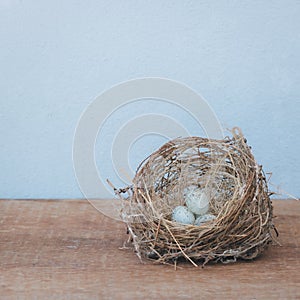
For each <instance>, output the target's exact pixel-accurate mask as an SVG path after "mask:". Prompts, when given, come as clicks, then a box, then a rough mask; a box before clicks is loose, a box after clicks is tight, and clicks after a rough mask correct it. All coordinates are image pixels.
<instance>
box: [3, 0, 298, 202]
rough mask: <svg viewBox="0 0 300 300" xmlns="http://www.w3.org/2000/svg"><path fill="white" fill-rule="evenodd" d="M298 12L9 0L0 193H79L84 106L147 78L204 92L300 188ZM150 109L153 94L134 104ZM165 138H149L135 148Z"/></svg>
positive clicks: (281, 180)
mask: <svg viewBox="0 0 300 300" xmlns="http://www.w3.org/2000/svg"><path fill="white" fill-rule="evenodd" d="M299 16H300V1H222V0H215V1H197V0H194V1H70V0H65V1H56V0H54V1H30V0H24V1H17V0H2V1H1V2H0V41H1V47H0V137H1V140H0V157H1V161H0V198H71V197H76V198H79V197H82V194H81V192H80V189H79V188H78V185H77V182H76V178H75V175H74V171H73V165H72V142H73V136H74V130H75V127H76V124H77V121H78V119H79V117H80V115H81V113H82V111H83V110H84V109H85V108H86V106H87V105H88V104H90V103H91V102H92V101H93V99H94V98H95V97H96V96H97V95H99V94H100V93H101V92H102V91H104V90H106V89H109V88H110V87H111V86H112V85H115V84H117V83H119V82H121V81H125V80H128V79H131V78H137V77H144V76H147V77H148V76H154V77H167V78H170V79H174V80H177V81H180V82H183V83H185V84H187V85H188V86H190V87H191V88H193V89H194V90H196V91H197V92H199V93H200V94H202V96H204V98H205V99H206V100H207V101H208V102H209V104H210V105H211V107H212V108H213V109H214V111H215V112H216V114H217V116H218V118H219V119H220V121H221V123H222V124H223V126H224V127H225V128H230V127H233V126H236V125H237V126H240V127H241V128H242V129H243V131H244V133H245V135H246V136H247V138H248V141H249V143H250V144H251V145H252V146H253V150H254V154H255V156H256V158H257V160H258V161H259V162H260V163H262V164H263V166H264V169H265V170H266V171H270V172H273V177H272V180H271V181H272V182H273V183H274V184H275V185H278V186H280V187H281V188H282V189H284V190H286V191H288V192H289V193H291V194H293V195H295V196H298V197H299V196H300V187H299V179H298V176H299V153H298V152H299V146H300V144H299V135H300V130H299V118H298V116H299V114H300V76H299V69H300V42H299V41H300V31H299V28H300V18H299ZM151 109H155V110H156V112H160V111H161V110H162V111H163V112H166V111H164V109H165V108H164V107H161V109H160V108H159V106H156V105H154V106H153V105H152V106H151V103H150V102H149V107H146V108H145V106H143V107H142V108H138V107H136V108H134V109H133V111H136V113H137V114H139V113H142V112H143V110H146V112H150V111H151ZM176 109H177V108H170V109H168V113H169V114H170V115H171V116H174V117H176V116H177V117H178V115H179V117H180V113H178V112H177V111H176ZM130 111H131V113H132V109H131V110H130ZM120 116H122V118H123V119H124V120H126V117H132V115H130V114H129V113H128V116H126V111H125V112H123V113H122V114H119V117H120ZM115 118H116V119H118V117H116V116H115ZM119 119H120V118H119ZM119 119H118V120H119ZM182 122H186V124H185V126H186V127H187V128H188V129H189V130H190V131H191V132H192V133H195V134H197V127H196V125H195V124H194V123H193V122H192V121H190V120H189V119H188V118H187V117H186V118H185V117H183V120H182ZM114 130H115V128H114V126H109V127H107V128H106V129H105V130H104V132H106V134H105V135H104V136H103V137H102V139H101V140H100V144H101V141H103V143H104V142H105V145H106V144H107V143H106V142H107V141H109V140H110V138H111V136H113V134H114V132H113V131H114ZM161 142H163V141H162V140H161V139H159V138H155V139H154V140H151V139H149V137H147V138H146V139H145V141H144V142H143V143H140V144H141V145H140V146H141V147H140V148H138V144H136V146H135V147H133V149H132V151H133V153H132V156H135V154H134V151H137V153H138V155H137V156H136V157H139V158H140V157H143V155H144V154H145V155H146V154H147V153H146V152H147V151H148V152H149V151H150V150H152V147H154V146H155V147H156V146H159V145H160V143H161ZM97 144H99V143H97ZM100 146H101V145H100ZM102 149H105V147H102ZM144 152H145V153H144ZM106 161H108V160H106ZM100 167H101V169H102V172H103V173H104V174H105V176H106V177H109V178H110V177H114V175H113V174H112V171H111V168H110V165H109V164H108V163H107V164H106V163H103V164H102V165H101V166H100ZM105 196H107V194H103V197H105Z"/></svg>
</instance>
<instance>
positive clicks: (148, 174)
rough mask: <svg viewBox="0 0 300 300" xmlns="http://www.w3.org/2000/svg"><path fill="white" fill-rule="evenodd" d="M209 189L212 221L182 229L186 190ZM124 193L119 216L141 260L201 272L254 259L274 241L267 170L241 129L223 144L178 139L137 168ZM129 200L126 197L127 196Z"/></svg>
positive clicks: (236, 130)
mask: <svg viewBox="0 0 300 300" xmlns="http://www.w3.org/2000/svg"><path fill="white" fill-rule="evenodd" d="M191 187H193V188H198V189H201V190H205V191H206V194H207V195H208V198H209V207H208V213H209V214H210V215H213V216H214V219H211V220H209V221H207V222H204V223H201V224H200V225H196V224H183V223H180V222H177V221H174V220H173V219H172V212H173V211H174V208H175V207H177V206H185V205H186V203H185V202H186V201H185V198H184V193H185V191H186V189H189V188H191ZM116 192H117V193H118V194H119V195H122V197H121V198H122V211H121V216H122V219H123V221H124V222H125V223H126V224H127V228H128V233H129V234H130V239H129V241H128V242H129V243H131V245H133V247H134V249H135V252H136V253H137V255H138V256H139V258H140V259H142V258H150V259H153V260H155V261H156V262H158V263H170V262H173V263H176V262H177V260H178V259H180V258H183V259H186V260H188V261H190V262H191V263H192V264H193V265H195V266H198V264H199V262H201V263H202V264H203V265H204V264H206V263H207V262H209V261H221V262H223V263H227V262H234V261H236V260H237V259H238V258H242V259H253V258H255V257H257V256H258V255H259V254H260V253H261V252H262V251H263V250H264V249H265V248H266V247H267V245H268V244H269V243H271V242H272V241H273V240H274V232H275V233H276V234H277V231H276V228H275V227H274V225H273V223H272V204H271V201H270V198H269V196H270V194H271V193H269V191H268V187H267V181H266V177H265V175H264V172H263V170H262V166H260V165H258V164H257V162H256V161H255V159H254V156H253V154H252V152H251V148H250V147H249V146H248V145H247V141H246V139H245V138H244V136H243V134H242V133H241V131H240V130H239V129H238V128H235V129H234V130H233V131H232V137H226V138H225V139H222V140H216V139H208V138H201V137H187V138H177V139H175V140H172V141H170V142H168V143H166V144H165V145H163V146H162V147H161V148H160V149H158V150H157V151H156V152H154V153H152V154H151V155H150V156H149V157H148V158H147V159H146V160H145V161H144V162H142V164H141V165H140V166H139V168H138V170H137V173H136V175H135V177H134V179H133V184H132V186H130V187H128V188H126V189H120V190H118V191H116ZM125 192H126V195H124V194H122V193H125Z"/></svg>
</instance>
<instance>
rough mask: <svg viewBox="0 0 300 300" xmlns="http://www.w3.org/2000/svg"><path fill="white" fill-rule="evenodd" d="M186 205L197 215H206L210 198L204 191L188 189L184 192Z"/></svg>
mask: <svg viewBox="0 0 300 300" xmlns="http://www.w3.org/2000/svg"><path fill="white" fill-rule="evenodd" d="M184 198H185V203H186V205H187V207H188V209H189V210H190V211H191V212H192V213H194V214H196V215H204V214H206V213H207V212H208V209H209V198H208V196H207V194H206V193H205V191H204V190H203V189H199V188H191V187H189V188H186V189H185V190H184Z"/></svg>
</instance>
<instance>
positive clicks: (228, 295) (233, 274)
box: [0, 200, 300, 299]
mask: <svg viewBox="0 0 300 300" xmlns="http://www.w3.org/2000/svg"><path fill="white" fill-rule="evenodd" d="M273 204H274V209H275V214H276V215H277V217H276V219H275V224H276V226H277V228H278V231H279V232H280V236H279V241H280V243H281V244H282V246H271V247H270V248H269V249H268V250H267V251H265V252H264V254H263V255H262V256H260V257H259V258H258V259H256V260H254V261H251V262H245V261H240V262H238V263H235V264H228V265H222V264H209V265H207V266H206V267H205V268H204V269H202V268H195V267H193V266H192V265H190V264H188V263H182V264H180V265H179V268H178V269H177V270H174V268H173V267H171V266H167V265H153V264H151V263H145V264H142V263H141V262H140V261H139V260H138V258H137V256H136V255H135V254H134V253H133V252H132V251H130V250H121V249H119V248H120V247H122V245H123V242H124V241H125V240H126V239H127V235H126V232H125V227H124V224H122V223H121V222H117V221H115V220H113V219H110V218H108V217H105V216H104V215H102V214H100V213H99V212H98V211H97V210H96V209H94V208H93V207H92V206H91V205H90V204H89V202H88V201H85V200H59V201H58V200H0V286H1V292H0V298H1V299H141V298H144V299H156V298H157V299H202V298H203V299H218V298H220V299H300V280H299V278H300V263H299V253H300V251H299V243H300V238H299V233H300V218H299V216H300V202H297V201H292V200H282V201H278V200H277V201H273Z"/></svg>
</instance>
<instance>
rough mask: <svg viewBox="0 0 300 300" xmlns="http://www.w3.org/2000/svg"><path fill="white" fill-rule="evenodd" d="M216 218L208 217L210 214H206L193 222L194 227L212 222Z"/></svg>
mask: <svg viewBox="0 0 300 300" xmlns="http://www.w3.org/2000/svg"><path fill="white" fill-rule="evenodd" d="M215 218H216V216H214V215H210V214H206V215H203V216H199V217H198V218H197V219H196V221H195V225H198V226H201V225H202V224H204V223H206V222H208V221H212V220H214V219H215Z"/></svg>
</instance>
